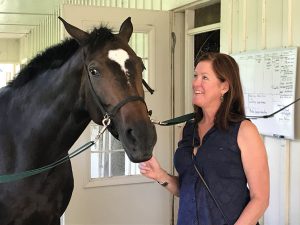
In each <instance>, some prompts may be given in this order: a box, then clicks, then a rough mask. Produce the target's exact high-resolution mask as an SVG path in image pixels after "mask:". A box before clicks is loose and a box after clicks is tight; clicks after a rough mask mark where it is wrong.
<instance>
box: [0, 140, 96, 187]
mask: <svg viewBox="0 0 300 225" xmlns="http://www.w3.org/2000/svg"><path fill="white" fill-rule="evenodd" d="M94 144H95V142H94V141H89V142H87V143H86V144H84V145H83V146H81V147H80V148H78V149H76V150H74V151H73V152H71V153H70V154H69V155H67V156H65V157H63V158H61V159H59V160H57V161H55V162H53V163H51V164H48V165H47V166H43V167H40V168H37V169H33V170H27V171H24V172H20V173H14V174H6V175H0V183H8V182H12V181H16V180H20V179H23V178H26V177H30V176H33V175H36V174H39V173H42V172H45V171H48V170H50V169H52V168H54V167H56V166H58V165H60V164H62V163H65V162H66V161H69V160H70V159H71V158H73V157H75V156H76V155H79V154H80V153H81V152H83V151H84V150H86V149H88V148H89V147H91V146H92V145H94Z"/></svg>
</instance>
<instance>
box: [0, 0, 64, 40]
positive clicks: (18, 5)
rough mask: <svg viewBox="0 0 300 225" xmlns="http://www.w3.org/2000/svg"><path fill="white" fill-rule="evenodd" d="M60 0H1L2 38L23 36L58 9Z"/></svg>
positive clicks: (0, 20) (0, 25)
mask: <svg viewBox="0 0 300 225" xmlns="http://www.w3.org/2000/svg"><path fill="white" fill-rule="evenodd" d="M59 2H60V0H0V38H21V37H22V36H24V35H25V34H27V33H29V31H30V29H32V28H34V27H35V26H37V25H38V24H39V23H40V22H41V21H42V20H43V19H45V17H46V16H48V15H50V14H51V13H53V11H54V9H57V7H58V4H59Z"/></svg>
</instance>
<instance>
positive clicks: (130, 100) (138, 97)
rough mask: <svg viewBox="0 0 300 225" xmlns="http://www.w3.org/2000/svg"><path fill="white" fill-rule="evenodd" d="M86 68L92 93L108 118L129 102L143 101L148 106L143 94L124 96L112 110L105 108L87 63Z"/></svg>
mask: <svg viewBox="0 0 300 225" xmlns="http://www.w3.org/2000/svg"><path fill="white" fill-rule="evenodd" d="M85 69H86V72H87V77H88V80H89V86H90V90H91V93H92V97H93V99H94V102H95V103H96V104H97V106H98V108H99V109H100V111H101V113H102V115H103V116H104V117H107V118H111V117H114V116H115V115H116V113H117V112H118V111H119V109H120V108H122V107H123V106H124V105H125V104H127V103H128V102H133V101H141V102H143V103H144V104H145V106H146V108H147V105H146V103H145V100H144V98H143V97H141V96H128V97H127V98H124V99H123V100H121V101H120V102H119V103H118V104H116V105H115V106H114V107H113V108H112V109H111V110H110V111H107V110H105V108H104V107H103V105H102V104H101V101H100V99H99V97H98V96H97V95H96V92H95V89H94V87H93V84H92V81H91V78H90V75H89V73H88V69H87V66H86V65H85Z"/></svg>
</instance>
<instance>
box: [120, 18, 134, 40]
mask: <svg viewBox="0 0 300 225" xmlns="http://www.w3.org/2000/svg"><path fill="white" fill-rule="evenodd" d="M132 32H133V26H132V23H131V17H128V18H127V19H126V20H125V21H124V22H123V23H122V25H121V27H120V31H119V35H120V37H121V38H122V39H123V40H124V41H126V42H127V43H128V42H129V39H130V37H131V35H132Z"/></svg>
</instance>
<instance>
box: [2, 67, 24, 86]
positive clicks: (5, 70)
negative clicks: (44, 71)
mask: <svg viewBox="0 0 300 225" xmlns="http://www.w3.org/2000/svg"><path fill="white" fill-rule="evenodd" d="M19 70H20V66H19V65H15V64H0V88H1V87H4V86H5V85H6V84H7V83H8V82H9V81H10V80H11V79H13V78H14V75H15V74H16V73H17V72H18V71H19Z"/></svg>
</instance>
